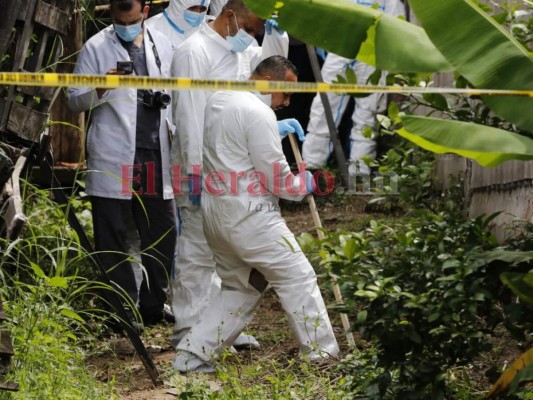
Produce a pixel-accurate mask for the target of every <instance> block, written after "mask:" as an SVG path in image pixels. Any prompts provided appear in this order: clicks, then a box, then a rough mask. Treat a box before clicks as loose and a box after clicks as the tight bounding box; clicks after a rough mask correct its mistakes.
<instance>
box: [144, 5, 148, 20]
mask: <svg viewBox="0 0 533 400" xmlns="http://www.w3.org/2000/svg"><path fill="white" fill-rule="evenodd" d="M149 11H150V6H149V5H145V6H144V9H143V18H144V19H147V18H148V12H149Z"/></svg>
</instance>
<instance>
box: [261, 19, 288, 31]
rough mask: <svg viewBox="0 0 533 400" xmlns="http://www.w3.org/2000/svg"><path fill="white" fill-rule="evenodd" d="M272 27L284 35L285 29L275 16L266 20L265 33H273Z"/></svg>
mask: <svg viewBox="0 0 533 400" xmlns="http://www.w3.org/2000/svg"><path fill="white" fill-rule="evenodd" d="M272 29H275V30H276V31H277V32H278V33H279V34H280V35H283V33H285V31H284V30H283V29H281V28H280V27H279V24H278V21H276V20H275V18H274V17H273V18H269V19H267V20H266V21H265V33H266V34H267V35H272Z"/></svg>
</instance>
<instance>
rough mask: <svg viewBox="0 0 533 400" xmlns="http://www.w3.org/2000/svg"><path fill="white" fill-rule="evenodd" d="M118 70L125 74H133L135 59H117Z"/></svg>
mask: <svg viewBox="0 0 533 400" xmlns="http://www.w3.org/2000/svg"><path fill="white" fill-rule="evenodd" d="M117 71H121V72H124V74H125V75H131V74H133V61H117Z"/></svg>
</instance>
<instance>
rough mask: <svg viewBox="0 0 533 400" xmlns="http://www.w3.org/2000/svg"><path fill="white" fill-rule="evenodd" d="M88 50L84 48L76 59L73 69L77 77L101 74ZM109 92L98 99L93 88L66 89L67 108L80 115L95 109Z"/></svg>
mask: <svg viewBox="0 0 533 400" xmlns="http://www.w3.org/2000/svg"><path fill="white" fill-rule="evenodd" d="M91 53H92V52H91V50H90V48H88V47H87V46H84V47H83V48H82V50H81V52H80V55H79V57H78V61H77V63H76V66H75V68H74V74H79V75H100V74H101V72H100V71H98V69H97V63H96V60H95V59H94V58H93V57H94V55H93V54H91ZM108 93H109V91H106V92H105V93H104V95H103V96H102V97H101V98H98V95H97V94H96V89H94V88H79V87H72V88H68V89H67V96H68V108H69V109H70V110H71V111H72V112H74V113H81V112H85V111H88V110H91V109H92V108H94V107H96V106H97V105H98V104H100V103H102V102H104V101H105V98H106V96H107V94H108Z"/></svg>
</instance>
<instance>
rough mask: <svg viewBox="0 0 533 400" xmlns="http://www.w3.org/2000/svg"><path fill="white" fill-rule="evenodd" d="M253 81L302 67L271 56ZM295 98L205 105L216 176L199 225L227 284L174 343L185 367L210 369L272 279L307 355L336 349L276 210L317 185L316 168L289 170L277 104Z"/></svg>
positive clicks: (222, 94)
mask: <svg viewBox="0 0 533 400" xmlns="http://www.w3.org/2000/svg"><path fill="white" fill-rule="evenodd" d="M250 79H252V80H280V81H288V82H296V81H297V70H296V67H295V66H294V65H293V64H292V63H291V62H290V61H289V60H287V59H286V58H284V57H281V56H273V57H270V58H268V59H266V60H264V61H262V62H261V63H260V64H259V66H258V67H257V68H256V70H255V72H254V74H253V76H252V77H251V78H250ZM289 102H290V93H270V94H268V93H267V94H259V93H250V92H231V91H219V92H217V93H215V94H214V95H213V96H211V97H210V99H209V100H208V102H207V108H206V122H205V131H204V174H205V175H207V176H212V177H213V179H210V180H209V181H208V183H207V184H206V187H205V192H204V197H203V198H202V210H203V211H204V220H203V224H204V225H203V227H204V232H205V235H206V238H207V241H208V243H209V246H210V248H211V249H212V251H213V254H214V259H215V262H216V270H217V273H218V274H219V276H220V278H221V279H222V289H221V290H220V291H219V292H218V293H217V294H216V295H215V296H214V297H213V299H212V301H211V302H210V303H209V305H208V306H207V309H206V310H205V311H204V312H203V313H202V314H201V316H200V319H199V321H198V323H197V324H195V325H194V326H193V327H192V328H191V330H190V331H189V333H188V334H187V335H186V336H185V337H183V339H182V340H181V341H180V343H179V344H178V346H177V348H176V351H177V353H176V357H175V358H174V361H173V364H172V366H173V368H175V369H177V370H179V371H180V372H211V371H213V360H214V359H215V358H216V355H217V354H218V353H219V352H220V350H221V349H222V348H223V347H224V346H228V345H231V343H232V342H233V340H234V339H235V338H236V337H237V336H238V335H239V333H240V331H241V330H242V329H243V328H244V327H245V326H246V324H248V323H249V322H250V321H251V319H252V313H253V311H254V309H255V308H256V307H257V305H258V303H259V301H260V300H261V298H262V296H263V294H264V293H265V291H266V289H267V287H268V286H269V285H271V286H272V288H273V289H274V291H275V292H276V294H277V295H278V297H279V299H280V302H281V305H282V307H283V310H284V311H285V314H286V316H287V319H288V321H289V326H290V328H291V330H292V332H293V334H294V336H295V337H296V340H297V342H298V345H299V350H300V356H301V357H302V358H304V359H308V360H312V361H314V360H320V359H323V358H327V357H330V356H335V355H337V353H338V352H339V347H338V344H337V341H336V339H335V335H334V333H333V329H332V326H331V322H330V320H329V316H328V313H327V310H326V306H325V304H324V300H323V298H322V295H321V294H320V290H319V287H318V284H317V278H316V275H315V272H314V271H313V268H312V266H311V264H310V263H309V261H308V260H307V258H306V257H305V255H304V254H303V252H302V250H301V249H300V247H299V245H298V243H297V241H296V239H295V237H294V235H293V234H292V232H291V231H290V230H289V229H288V227H287V225H286V223H285V220H284V219H283V217H282V216H281V213H280V211H279V206H278V199H279V198H280V197H281V198H283V199H287V200H295V201H300V200H302V199H303V198H305V196H306V195H307V194H309V193H312V192H313V191H314V190H315V189H316V185H315V184H314V181H313V176H312V175H311V173H310V172H309V171H302V172H301V173H299V174H296V175H295V174H293V173H292V172H291V170H290V168H289V165H288V163H287V160H286V159H285V156H284V154H283V150H282V147H281V137H280V132H279V129H278V124H277V121H276V116H275V114H274V112H273V110H276V109H279V108H280V107H283V106H288V105H289ZM265 103H269V104H268V105H267V104H265ZM276 171H277V172H276ZM213 174H215V175H216V177H214V176H213ZM235 175H237V176H238V177H239V178H238V179H237V180H236V182H235V180H233V179H231V176H235Z"/></svg>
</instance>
